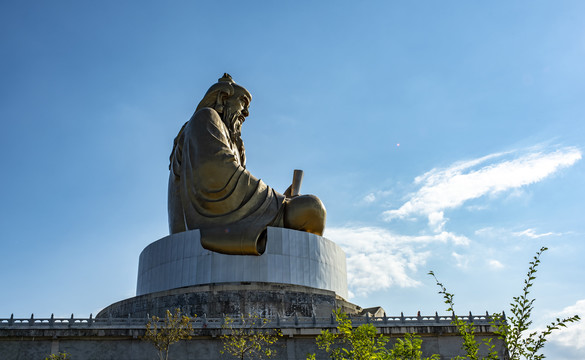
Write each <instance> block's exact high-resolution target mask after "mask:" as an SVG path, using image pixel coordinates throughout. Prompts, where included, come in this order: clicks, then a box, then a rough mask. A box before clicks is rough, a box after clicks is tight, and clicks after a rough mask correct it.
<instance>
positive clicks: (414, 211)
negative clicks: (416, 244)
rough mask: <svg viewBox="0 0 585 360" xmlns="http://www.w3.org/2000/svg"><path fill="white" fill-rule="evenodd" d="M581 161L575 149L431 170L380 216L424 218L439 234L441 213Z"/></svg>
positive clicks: (495, 157)
mask: <svg viewBox="0 0 585 360" xmlns="http://www.w3.org/2000/svg"><path fill="white" fill-rule="evenodd" d="M581 157H582V154H581V151H580V150H579V149H577V148H575V147H565V148H561V149H557V150H549V151H535V150H532V151H527V150H524V151H514V152H506V153H496V154H491V155H487V156H484V157H481V158H478V159H473V160H469V161H464V162H457V163H455V164H453V165H451V166H449V167H447V168H444V169H432V170H431V171H428V172H427V173H425V174H423V175H421V176H419V177H417V178H415V180H414V183H415V184H416V185H420V188H419V189H418V191H416V192H415V193H414V194H412V195H411V196H410V199H408V200H407V201H406V202H405V203H404V204H403V205H402V206H401V207H400V208H398V209H396V210H388V211H385V212H384V214H383V215H384V217H385V219H386V220H392V219H396V218H408V217H413V216H414V217H416V216H425V217H427V219H428V222H429V226H430V227H431V228H432V229H433V230H434V231H436V232H440V231H443V228H444V225H445V223H446V221H447V219H446V218H445V210H447V209H454V208H457V207H460V206H461V205H462V204H464V203H465V202H466V201H468V200H471V199H477V198H480V197H482V196H484V195H494V194H498V193H501V192H504V191H507V190H514V189H518V188H521V187H523V186H526V185H530V184H533V183H536V182H539V181H541V180H543V179H544V178H546V177H548V176H550V175H551V174H553V173H555V172H557V171H558V170H560V169H562V168H565V167H568V166H571V165H573V164H574V163H575V162H577V161H578V160H580V159H581Z"/></svg>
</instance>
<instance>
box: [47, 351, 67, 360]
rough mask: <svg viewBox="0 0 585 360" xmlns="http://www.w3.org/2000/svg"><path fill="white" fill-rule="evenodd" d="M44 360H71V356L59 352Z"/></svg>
mask: <svg viewBox="0 0 585 360" xmlns="http://www.w3.org/2000/svg"><path fill="white" fill-rule="evenodd" d="M44 360H71V356H70V355H69V354H68V353H66V352H63V353H62V352H60V353H58V354H51V355H49V356H47V357H46V358H45V359H44Z"/></svg>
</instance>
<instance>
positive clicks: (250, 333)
mask: <svg viewBox="0 0 585 360" xmlns="http://www.w3.org/2000/svg"><path fill="white" fill-rule="evenodd" d="M267 323H268V320H267V319H264V318H260V316H258V315H248V316H247V317H244V316H243V315H242V316H241V317H240V319H239V320H238V322H237V324H236V323H235V322H234V319H232V318H229V317H226V320H225V323H224V325H223V330H224V333H223V335H222V336H221V340H222V342H223V349H222V350H221V351H220V352H221V353H222V354H229V355H231V356H234V357H235V358H237V359H240V360H243V359H245V358H246V357H248V356H249V357H250V358H251V359H263V358H267V359H269V358H271V357H273V356H275V355H276V351H275V350H274V349H273V348H271V345H274V344H275V343H276V342H277V341H278V339H279V338H280V337H281V336H282V334H281V333H280V331H279V330H272V329H266V328H265V326H266V324H267Z"/></svg>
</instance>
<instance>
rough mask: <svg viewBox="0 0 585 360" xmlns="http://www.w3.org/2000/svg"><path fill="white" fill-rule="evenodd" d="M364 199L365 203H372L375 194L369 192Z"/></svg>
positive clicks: (374, 199)
mask: <svg viewBox="0 0 585 360" xmlns="http://www.w3.org/2000/svg"><path fill="white" fill-rule="evenodd" d="M364 201H365V202H366V203H373V202H374V201H376V195H374V193H369V194H368V195H366V196H364Z"/></svg>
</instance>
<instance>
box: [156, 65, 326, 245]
mask: <svg viewBox="0 0 585 360" xmlns="http://www.w3.org/2000/svg"><path fill="white" fill-rule="evenodd" d="M251 100H252V96H251V95H250V93H249V92H248V91H247V90H246V89H245V88H244V87H242V86H240V85H237V84H236V83H235V82H234V81H233V80H232V78H231V76H229V75H228V74H224V76H223V77H222V78H221V79H219V81H218V82H217V83H216V84H214V85H212V86H211V87H210V88H209V90H208V91H207V93H206V94H205V96H204V97H203V100H201V102H200V103H199V105H198V106H197V109H196V110H195V113H194V114H193V116H192V117H191V119H190V120H189V121H188V122H187V123H185V125H183V127H182V128H181V131H179V134H178V135H177V137H176V138H175V141H174V145H173V151H172V153H171V156H170V165H169V169H170V177H169V199H168V211H169V229H170V233H171V234H175V233H179V232H182V231H186V230H194V229H200V232H201V245H202V246H203V247H204V248H206V249H209V250H212V251H217V252H220V253H224V254H234V255H261V254H262V253H263V252H264V250H265V248H266V227H267V226H274V227H285V228H289V229H295V230H301V231H307V232H311V233H314V234H317V235H322V234H323V230H324V228H325V217H326V211H325V207H324V206H323V203H322V202H321V200H319V198H318V197H316V196H314V195H298V194H294V193H293V190H292V186H291V187H289V189H288V190H287V191H286V192H285V193H284V195H283V194H280V193H278V192H276V191H275V190H274V189H272V188H271V187H269V186H267V185H266V184H265V183H264V182H263V181H262V180H260V179H257V178H256V177H254V176H253V175H252V174H250V172H249V171H248V170H246V156H245V149H244V143H243V141H242V138H241V129H242V124H243V123H244V120H245V119H246V117H247V116H248V115H249V112H248V107H249V105H250V101H251ZM299 175H300V176H299ZM300 178H302V173H297V172H295V179H296V180H295V181H293V183H295V184H294V185H295V188H296V189H297V190H296V191H298V187H299V186H300Z"/></svg>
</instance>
